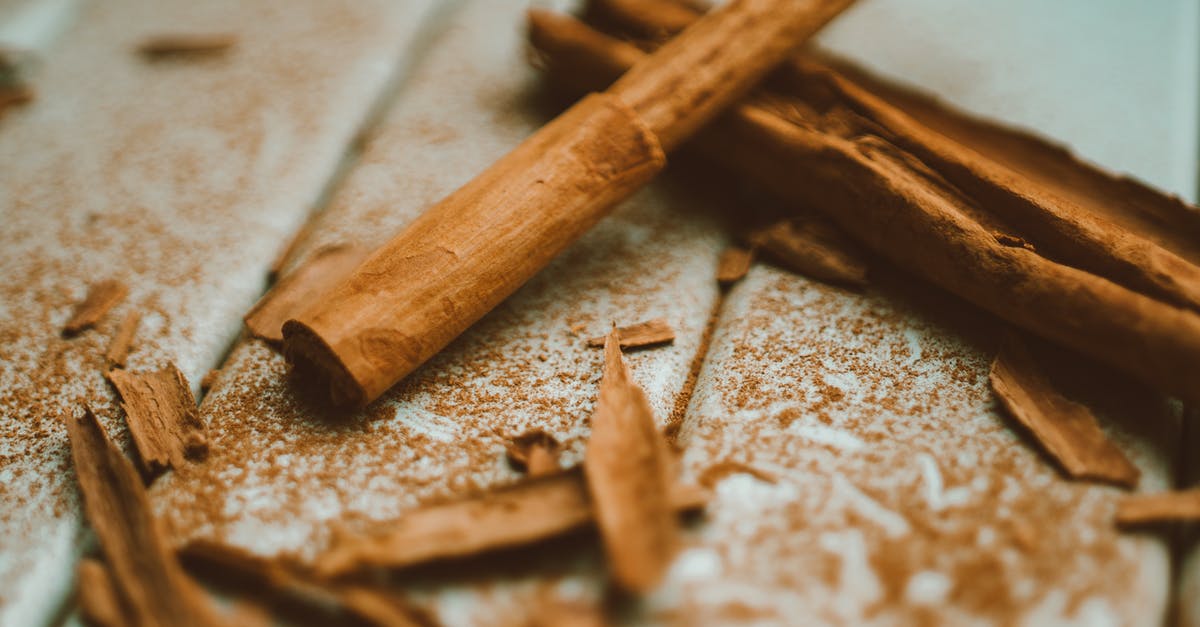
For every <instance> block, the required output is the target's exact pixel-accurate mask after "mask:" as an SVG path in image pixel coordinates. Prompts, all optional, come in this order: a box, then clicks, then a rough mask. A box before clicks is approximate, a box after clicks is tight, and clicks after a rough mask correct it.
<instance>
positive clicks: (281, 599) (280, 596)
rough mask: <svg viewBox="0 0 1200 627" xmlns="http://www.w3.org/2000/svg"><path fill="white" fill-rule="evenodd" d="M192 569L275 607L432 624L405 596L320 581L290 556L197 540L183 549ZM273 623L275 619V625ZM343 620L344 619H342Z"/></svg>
mask: <svg viewBox="0 0 1200 627" xmlns="http://www.w3.org/2000/svg"><path fill="white" fill-rule="evenodd" d="M179 556H180V558H181V560H182V561H183V563H184V565H185V566H186V567H187V568H188V570H190V571H192V572H195V573H197V574H198V575H200V576H201V577H203V576H206V575H207V576H212V577H214V578H216V579H218V580H219V583H221V584H225V585H231V586H233V587H236V588H237V589H238V590H239V591H247V590H250V591H253V592H254V593H255V594H256V596H257V597H258V598H259V599H262V600H266V601H268V602H269V603H270V604H271V605H272V606H274V607H277V608H281V609H285V608H286V609H288V610H292V611H293V612H295V611H302V612H305V613H306V615H310V616H311V613H312V612H313V611H317V612H319V613H322V614H324V613H331V614H334V616H330V617H329V618H330V619H331V620H336V619H342V620H344V619H345V618H347V617H353V618H354V619H356V622H355V623H354V624H365V625H377V626H379V627H407V626H410V625H411V626H417V625H427V624H429V622H428V621H426V620H424V617H423V616H421V613H420V612H419V611H418V610H417V609H416V608H414V607H413V606H411V605H410V604H409V603H408V602H407V601H406V600H405V599H404V598H403V597H401V596H399V595H397V594H391V593H388V592H386V591H383V590H379V589H376V588H372V587H367V586H365V585H360V584H355V583H341V582H333V581H327V580H322V579H318V578H317V577H315V576H313V575H312V573H309V572H307V571H306V570H305V569H303V568H302V567H301V566H300V565H299V564H296V563H294V562H292V561H290V560H287V559H284V558H274V559H272V558H264V557H259V556H257V555H253V554H251V553H248V552H246V551H245V550H243V549H240V548H238V547H235V546H230V545H226V544H218V543H214V542H208V541H203V540H200V541H193V542H190V543H188V544H187V545H185V546H184V547H183V548H182V549H180V551H179ZM271 624H273V623H271ZM338 624H340V622H339V623H338Z"/></svg>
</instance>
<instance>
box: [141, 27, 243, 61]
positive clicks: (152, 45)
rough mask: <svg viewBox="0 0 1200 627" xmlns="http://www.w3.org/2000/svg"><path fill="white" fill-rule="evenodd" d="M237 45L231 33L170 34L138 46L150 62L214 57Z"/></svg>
mask: <svg viewBox="0 0 1200 627" xmlns="http://www.w3.org/2000/svg"><path fill="white" fill-rule="evenodd" d="M235 44H237V37H236V36H234V35H232V34H229V33H215V34H184V33H178V34H168V35H158V36H155V37H150V38H148V39H146V40H144V41H143V42H142V43H140V44H138V48H137V50H138V53H139V54H141V55H142V56H143V57H146V58H147V59H150V60H158V59H165V58H168V57H172V58H173V57H190V56H201V55H214V54H220V53H223V52H226V51H228V50H229V49H230V48H232V47H233V46H234V45H235Z"/></svg>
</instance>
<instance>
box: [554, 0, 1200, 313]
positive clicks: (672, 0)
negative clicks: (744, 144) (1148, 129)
mask: <svg viewBox="0 0 1200 627" xmlns="http://www.w3.org/2000/svg"><path fill="white" fill-rule="evenodd" d="M587 12H588V16H589V18H591V17H592V16H595V17H596V19H597V20H598V21H599V22H600V23H603V24H608V25H610V27H611V28H614V29H616V30H618V31H621V32H622V33H629V34H632V35H634V36H636V37H643V38H655V37H657V38H659V39H660V40H661V39H662V38H663V37H665V36H669V35H671V34H673V33H676V32H678V31H680V30H682V29H683V28H685V27H686V26H687V24H688V23H690V21H694V20H695V19H697V18H698V17H699V15H700V12H699V11H698V10H697V9H696V7H695V6H694V5H692V4H689V3H687V2H682V1H680V0H645V1H643V0H591V1H590V2H589V3H588V7H587ZM687 15H690V16H691V20H688V19H686V16H687ZM653 43H654V42H653V41H650V42H648V43H646V45H653ZM633 60H636V59H633ZM605 71H606V72H611V71H612V68H611V67H608V68H605ZM617 75H619V74H612V75H611V76H617ZM576 80H578V77H577V78H576ZM593 87H595V86H593ZM772 87H773V89H774V91H776V92H781V93H782V94H783V95H784V96H785V99H784V100H782V101H780V100H777V99H773V100H770V101H769V102H770V103H772V104H775V105H782V106H780V107H778V108H776V109H775V110H776V113H779V114H780V115H781V116H783V117H785V118H786V117H789V115H790V114H791V113H793V112H794V108H793V105H794V104H795V103H796V98H800V99H801V100H803V101H804V102H806V103H809V104H811V105H819V106H836V107H839V108H842V109H844V110H846V111H849V112H852V114H853V115H854V116H855V117H858V118H860V121H859V122H858V123H857V125H858V126H862V125H863V122H865V123H867V124H868V125H870V126H871V127H872V128H871V129H870V130H872V131H874V132H883V133H885V134H886V136H887V139H888V140H889V141H891V142H894V143H895V144H896V145H897V146H899V147H901V148H903V149H904V150H906V151H908V152H910V153H912V154H913V155H914V156H915V157H917V158H918V159H920V160H921V161H923V162H924V163H925V164H927V165H929V166H930V167H931V168H932V169H934V170H936V171H937V172H938V174H939V175H941V176H943V177H945V178H946V179H947V181H948V182H950V183H951V184H953V185H955V186H957V187H959V189H961V190H963V191H964V192H966V193H967V194H968V195H969V196H971V197H972V198H973V199H974V200H975V201H977V204H978V205H979V207H980V208H981V209H983V210H984V211H985V212H986V213H987V214H988V215H986V216H983V217H984V218H985V219H986V220H988V221H990V222H992V223H994V224H1010V225H1012V226H1013V227H1016V228H1017V229H1019V230H1020V231H1021V232H1022V234H1023V235H1024V236H1025V238H1024V239H1026V240H1029V241H1031V242H1032V243H1033V245H1035V246H1036V248H1038V249H1039V250H1041V252H1042V253H1043V254H1044V255H1046V256H1049V257H1050V258H1052V259H1054V260H1056V261H1059V262H1062V263H1066V264H1068V265H1071V266H1074V267H1077V268H1080V269H1083V270H1087V271H1089V272H1092V273H1094V274H1099V275H1101V276H1104V277H1106V278H1108V279H1110V280H1112V281H1114V282H1117V283H1120V284H1122V285H1125V286H1126V287H1129V288H1131V289H1134V290H1137V291H1140V292H1142V293H1144V294H1147V295H1149V296H1153V297H1155V298H1157V299H1160V300H1165V301H1167V302H1170V303H1173V304H1176V305H1180V306H1185V307H1189V308H1192V309H1197V310H1200V265H1197V264H1200V256H1198V254H1200V244H1197V243H1196V241H1200V211H1198V210H1196V208H1195V207H1187V206H1186V205H1184V204H1183V203H1181V202H1179V201H1178V200H1177V199H1174V198H1169V197H1167V196H1165V195H1163V194H1161V193H1157V192H1154V190H1150V189H1148V188H1145V187H1138V186H1136V185H1135V184H1132V183H1131V182H1130V181H1128V180H1120V179H1117V177H1113V176H1112V175H1110V174H1108V173H1105V172H1100V171H1098V170H1097V169H1096V168H1091V167H1089V166H1087V165H1086V164H1083V163H1081V162H1079V161H1077V160H1075V159H1074V158H1072V157H1071V156H1070V155H1069V153H1066V151H1064V150H1062V149H1061V148H1058V147H1056V146H1049V145H1046V144H1045V142H1042V141H1041V140H1040V139H1038V138H1035V137H1032V136H1029V135H1026V134H1023V133H1020V132H1018V131H1014V130H1011V129H1005V128H1001V127H999V126H997V125H995V124H991V125H989V124H988V123H986V122H983V121H981V120H975V119H972V118H968V117H967V116H965V115H963V114H959V113H957V112H953V111H949V110H946V109H941V110H940V111H939V112H938V114H937V115H934V116H931V115H928V114H927V115H926V116H925V117H924V119H927V120H929V119H931V118H932V119H933V120H934V121H935V122H938V123H939V128H944V127H945V126H946V125H947V122H949V123H950V125H951V127H952V128H956V127H968V128H971V129H972V131H973V132H971V133H970V134H969V135H974V136H980V135H982V136H985V137H989V138H998V139H991V140H990V141H987V142H985V143H982V144H981V147H980V150H979V151H977V150H975V149H974V147H973V146H972V144H971V143H965V142H964V141H961V140H960V141H956V140H954V139H952V138H948V137H946V136H945V135H943V134H942V133H940V132H938V131H937V130H934V129H931V128H930V127H927V126H925V125H924V124H922V123H920V122H919V121H917V120H915V119H913V118H912V117H910V116H909V115H907V114H906V113H905V112H904V111H903V110H901V109H900V108H898V107H896V106H893V105H892V104H890V103H889V102H887V101H886V100H884V99H882V98H880V97H877V96H876V95H875V94H873V93H871V91H870V90H868V89H864V88H862V87H860V86H858V85H856V84H855V83H854V82H853V81H849V80H845V79H843V78H842V77H840V76H839V75H838V74H837V73H836V72H833V71H831V70H830V68H828V67H827V66H826V65H824V64H822V63H820V62H816V61H815V60H814V59H813V58H812V57H811V56H809V55H797V56H795V57H793V58H792V59H790V60H789V61H788V62H787V63H785V64H784V65H783V66H782V67H781V68H780V70H779V71H778V72H776V75H775V77H774V80H773V81H772ZM930 108H931V107H930V106H929V105H925V106H924V109H925V110H926V111H929V109H930ZM800 122H801V123H803V120H800ZM955 135H956V136H958V135H967V134H966V133H962V132H961V131H960V132H958V133H956V134H955ZM969 135H968V136H969ZM969 138H970V139H975V137H969ZM998 144H1019V145H1021V146H1022V149H1021V151H1020V152H1021V154H1022V155H1026V156H1028V155H1032V156H1034V157H1036V158H1037V161H1038V164H1037V167H1038V168H1042V169H1049V168H1050V167H1052V168H1053V169H1054V171H1055V172H1056V173H1062V174H1069V175H1071V176H1064V177H1060V178H1065V179H1068V180H1071V181H1072V182H1074V183H1075V185H1076V187H1080V186H1082V187H1089V188H1091V187H1099V188H1102V189H1103V190H1104V191H1103V192H1102V193H1100V194H1096V195H1091V196H1083V195H1080V194H1077V193H1075V190H1073V189H1069V188H1068V189H1064V187H1063V186H1062V185H1055V184H1053V183H1052V184H1047V181H1046V180H1045V179H1041V178H1036V179H1035V177H1033V176H1030V175H1029V173H1028V171H1027V169H1025V170H1026V171H1022V170H1023V168H1020V167H1019V161H1014V159H1012V158H1011V156H1010V153H1012V152H1014V150H1013V149H1012V148H1008V147H1007V146H1004V147H1000V146H998ZM992 155H997V158H996V159H993V158H991V156H992ZM1085 202H1086V203H1087V204H1086V205H1084V204H1083V203H1085ZM1139 212H1144V213H1148V214H1150V216H1151V217H1153V218H1155V219H1156V220H1166V221H1173V222H1175V223H1176V224H1177V227H1178V228H1177V230H1181V231H1185V232H1190V233H1191V234H1192V239H1193V240H1195V241H1193V242H1192V243H1191V244H1184V245H1180V243H1179V242H1178V241H1176V240H1175V239H1174V238H1166V239H1167V240H1168V241H1165V242H1163V244H1164V245H1160V244H1159V243H1158V242H1156V241H1154V240H1158V239H1163V238H1162V233H1161V229H1157V228H1153V227H1144V228H1141V229H1138V228H1133V229H1128V228H1120V226H1119V225H1124V226H1127V227H1136V226H1142V225H1143V224H1144V222H1145V220H1144V219H1137V218H1133V217H1132V216H1131V215H1130V214H1134V213H1139ZM1105 216H1107V217H1105ZM977 217H978V216H977ZM1145 217H1146V216H1141V218H1145ZM1113 220H1119V221H1118V222H1116V223H1114V222H1113ZM1131 222H1132V223H1131ZM1131 230H1132V231H1133V232H1131ZM1172 247H1173V248H1174V250H1172Z"/></svg>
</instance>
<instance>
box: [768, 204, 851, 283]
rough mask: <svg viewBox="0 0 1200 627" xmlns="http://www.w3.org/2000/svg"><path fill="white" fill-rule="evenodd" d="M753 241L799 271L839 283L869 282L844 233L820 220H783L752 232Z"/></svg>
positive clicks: (778, 261)
mask: <svg viewBox="0 0 1200 627" xmlns="http://www.w3.org/2000/svg"><path fill="white" fill-rule="evenodd" d="M750 243H751V245H752V246H754V247H755V248H756V249H759V250H761V251H762V252H763V253H764V254H765V255H766V256H767V257H769V258H770V259H771V260H773V261H775V262H776V263H777V264H779V265H781V266H783V267H784V268H785V269H787V270H790V271H792V272H795V273H797V274H801V275H804V276H807V277H811V278H814V279H817V280H819V281H825V282H828V283H833V284H836V285H849V286H862V285H866V284H867V265H866V263H865V262H864V261H863V260H862V257H861V256H860V255H859V253H858V252H857V251H856V250H855V249H854V247H853V245H851V244H850V242H849V241H848V240H847V239H846V238H845V236H843V235H842V234H841V232H839V231H837V230H836V229H834V228H833V226H831V225H828V224H826V223H824V222H821V221H819V220H816V219H805V220H781V221H779V222H776V223H775V224H772V225H771V226H769V227H766V228H764V229H761V230H759V231H757V232H755V233H753V234H752V235H751V236H750Z"/></svg>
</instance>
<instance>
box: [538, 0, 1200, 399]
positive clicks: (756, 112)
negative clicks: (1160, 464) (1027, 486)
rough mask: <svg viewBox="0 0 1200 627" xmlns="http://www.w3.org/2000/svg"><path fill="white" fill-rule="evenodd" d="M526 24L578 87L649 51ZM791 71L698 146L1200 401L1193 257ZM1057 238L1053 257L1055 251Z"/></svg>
mask: <svg viewBox="0 0 1200 627" xmlns="http://www.w3.org/2000/svg"><path fill="white" fill-rule="evenodd" d="M655 4H662V3H661V2H656V1H655V0H648V1H647V2H646V3H644V5H643V8H646V7H650V6H651V5H655ZM671 4H673V5H676V6H677V5H678V4H677V3H671ZM530 29H531V30H530V39H531V41H532V42H533V44H534V46H535V48H536V49H537V50H538V52H539V53H540V62H541V63H542V64H543V65H544V66H545V67H546V68H547V69H548V71H549V72H550V74H551V76H552V77H553V78H554V79H555V80H560V79H561V81H562V83H563V84H565V85H566V86H568V87H570V88H573V89H598V88H602V87H603V86H604V85H606V84H608V82H609V81H611V80H612V79H613V78H614V74H615V73H619V71H620V70H619V68H620V67H622V66H623V65H628V64H630V63H636V62H637V60H638V59H639V58H640V57H641V56H643V55H644V54H645V53H643V52H641V50H639V49H638V48H637V47H635V46H633V45H631V44H629V43H625V42H622V41H619V40H617V39H614V38H612V37H609V36H607V35H604V34H603V33H599V32H597V31H595V30H593V29H591V28H590V27H588V26H587V25H585V24H582V23H580V22H578V21H576V20H573V19H570V18H566V17H562V16H557V15H553V14H549V13H545V12H538V13H536V14H533V15H532V16H531V26H530ZM783 75H784V76H785V77H786V78H787V79H788V80H783V81H775V82H774V83H772V88H773V91H770V92H769V93H765V94H758V95H756V96H755V97H753V98H751V99H749V100H748V101H746V102H744V103H743V104H741V105H738V106H735V107H733V108H732V109H731V110H730V112H728V113H727V114H726V115H724V116H723V117H722V118H720V119H719V120H718V121H717V122H716V123H714V124H713V125H711V126H710V127H708V129H706V130H705V131H704V132H703V133H701V134H700V135H699V136H698V137H697V138H696V144H697V147H698V148H699V149H700V150H702V151H703V152H705V153H706V154H708V155H710V156H712V157H714V158H715V159H717V160H719V161H720V162H722V163H723V164H725V165H726V166H727V167H730V168H731V169H733V170H735V171H737V172H739V173H741V174H743V175H745V176H747V177H750V178H752V179H753V180H755V181H757V182H759V183H760V184H762V185H764V186H765V187H766V188H768V189H770V190H771V191H773V192H775V193H776V194H778V195H779V196H781V197H783V198H785V199H788V200H792V201H795V202H796V203H797V205H804V206H810V207H812V208H814V209H817V210H820V211H821V212H823V213H824V214H826V215H827V216H828V217H829V218H830V219H832V220H833V221H835V222H836V223H837V224H838V225H839V226H841V227H842V228H843V229H844V230H845V231H846V232H847V233H848V234H850V235H851V236H853V237H854V238H855V239H857V240H858V241H859V242H860V243H861V244H863V245H864V246H865V247H867V248H869V249H871V250H873V251H875V252H876V253H878V254H880V255H882V256H883V257H885V258H887V259H889V260H890V261H892V262H893V263H895V264H897V265H898V266H900V267H902V268H904V269H906V270H908V271H910V272H913V273H915V274H917V275H919V276H921V277H923V278H925V279H927V280H930V281H932V282H934V283H936V284H938V285H940V286H941V287H943V288H945V289H947V290H949V291H951V292H954V293H956V294H958V295H959V296H961V297H963V298H966V299H967V300H969V301H971V302H972V303H974V304H976V305H978V306H980V307H983V308H984V309H987V310H989V311H991V312H993V313H995V314H996V315H998V316H1000V317H1002V318H1005V319H1007V320H1009V321H1011V322H1014V323H1016V324H1017V325H1019V326H1021V327H1023V328H1025V329H1028V330H1030V331H1032V332H1034V333H1036V334H1039V335H1041V336H1043V337H1046V338H1048V339H1051V340H1054V341H1057V342H1059V343H1061V344H1064V345H1066V346H1069V347H1072V348H1074V349H1076V350H1078V351H1080V352H1082V353H1085V354H1088V355H1090V356H1092V357H1095V358H1097V359H1099V360H1100V361H1103V362H1106V363H1108V364H1110V365H1113V366H1115V367H1117V368H1120V369H1123V370H1124V371H1126V372H1129V373H1131V374H1133V375H1135V376H1138V377H1139V378H1142V379H1143V380H1145V381H1147V382H1148V383H1150V384H1152V385H1155V386H1157V387H1158V388H1160V389H1162V390H1164V391H1166V392H1169V393H1172V394H1176V395H1178V396H1180V397H1182V398H1185V399H1188V400H1200V315H1197V313H1196V312H1195V311H1194V310H1192V309H1191V308H1190V306H1191V305H1192V304H1194V302H1195V290H1194V289H1193V287H1194V286H1193V278H1194V276H1196V272H1195V270H1196V269H1195V266H1194V265H1192V264H1190V263H1189V262H1187V261H1185V260H1184V259H1183V258H1181V257H1180V256H1178V255H1176V254H1175V253H1173V252H1171V251H1168V250H1166V249H1165V248H1163V247H1161V246H1159V245H1158V244H1156V243H1155V242H1152V241H1150V240H1149V239H1148V238H1144V237H1141V235H1140V234H1138V233H1134V232H1131V231H1128V230H1126V229H1122V228H1121V227H1119V226H1117V225H1115V224H1113V223H1111V222H1108V221H1105V220H1101V219H1099V218H1097V217H1095V216H1094V215H1091V214H1090V213H1088V212H1086V211H1085V210H1083V209H1080V208H1078V207H1074V206H1068V205H1067V204H1066V202H1065V201H1064V202H1062V203H1060V204H1057V205H1054V206H1053V207H1051V206H1049V204H1050V203H1051V202H1052V201H1053V202H1057V200H1056V199H1055V198H1052V196H1051V194H1049V193H1048V192H1044V190H1042V189H1041V188H1040V187H1038V188H1034V187H1033V186H1032V185H1031V186H1030V189H1032V190H1034V191H1037V192H1038V193H1037V194H1033V193H1030V194H1026V195H1024V196H1023V192H1024V191H1025V187H1023V185H1024V181H1023V179H1022V178H1021V177H1020V176H1019V175H1018V174H1016V173H1015V172H1012V171H1004V172H1003V176H1004V177H1005V179H1004V184H1005V185H1007V186H1008V187H1004V186H997V181H996V180H993V178H989V177H991V176H993V175H994V176H995V177H1000V176H1001V175H1000V174H998V172H1000V171H1001V170H1000V169H999V167H1000V166H998V165H997V166H995V167H993V165H994V164H993V165H988V166H986V167H983V168H982V174H981V173H980V172H978V171H976V170H975V169H972V167H971V166H972V165H975V164H977V162H979V161H980V160H982V159H983V157H980V156H977V155H974V154H971V153H970V152H969V150H968V149H966V148H963V150H962V152H961V153H960V152H956V151H957V150H958V148H959V146H958V145H957V144H951V143H949V142H942V143H936V142H934V141H933V140H930V135H929V134H917V133H913V132H911V130H912V128H913V127H914V126H916V125H918V123H917V122H915V121H914V120H911V119H908V118H903V120H902V121H903V123H901V122H898V121H897V120H900V119H902V116H904V114H903V112H900V111H899V110H895V109H892V108H889V107H888V105H887V104H886V103H884V102H883V101H882V100H879V99H877V98H873V97H872V96H871V95H870V94H869V93H868V92H866V90H865V89H862V88H861V87H858V86H856V85H854V84H852V83H851V82H850V81H849V80H847V79H845V78H844V77H842V76H840V75H839V74H838V73H837V72H835V71H834V70H832V69H831V68H828V67H823V66H820V64H819V63H817V62H816V61H812V60H803V61H799V60H793V62H792V63H790V64H789V65H788V66H787V67H786V72H783ZM780 83H783V85H782V86H780ZM797 85H799V87H797ZM868 105H869V106H868ZM880 111H882V112H883V113H880ZM873 112H874V113H873ZM925 140H930V144H929V145H925V144H923V143H922V142H923V141H925ZM935 143H936V145H934V144H935ZM926 159H928V161H926ZM964 164H965V165H964ZM1078 167H1083V166H1082V165H1079V166H1078ZM943 169H944V170H946V171H947V172H949V174H948V175H945V174H943V171H942V170H943ZM950 178H953V179H954V181H951V180H949V179H950ZM967 179H971V180H970V181H967ZM964 181H965V182H964ZM972 191H973V192H975V193H974V194H972V193H971V192H972ZM1025 196H1027V197H1025ZM997 197H999V198H1000V200H997ZM1035 197H1036V198H1035ZM1030 199H1034V200H1044V201H1045V206H1042V205H1038V206H1037V207H1033V208H1030V206H1029V205H1026V206H1025V207H1024V208H1023V209H1021V210H1022V211H1024V212H1025V213H1023V214H1022V215H1023V217H1024V218H1025V219H1023V220H1017V221H1015V222H1014V223H1013V224H1009V223H1007V222H1006V221H1004V220H1002V219H1000V218H999V217H998V216H997V215H995V214H993V213H991V210H997V213H1001V212H1003V213H1005V216H1006V217H1008V212H1009V211H1010V209H1011V208H1012V206H1013V205H1015V204H1018V203H1027V202H1033V200H1030ZM1047 199H1048V200H1047ZM1018 222H1019V223H1020V224H1017V223H1018ZM1030 222H1033V223H1036V224H1037V228H1032V229H1030V228H1028V226H1029V223H1030ZM1055 229H1059V230H1058V231H1055ZM1089 229H1090V230H1089ZM1014 231H1015V232H1016V233H1017V234H1019V235H1020V236H1021V237H1020V238H1018V240H1013V241H1024V240H1030V239H1032V240H1035V243H1036V246H1035V247H1036V250H1037V251H1038V252H1034V251H1031V250H1029V249H1028V248H1026V247H1024V246H1010V245H1006V244H1005V243H1004V238H997V237H996V236H995V233H996V232H1002V233H1010V232H1014ZM1027 231H1031V232H1034V233H1037V235H1036V237H1035V236H1033V235H1029V234H1028V232H1027ZM1074 231H1087V232H1089V233H1091V234H1092V235H1094V236H1095V237H1094V238H1093V239H1092V240H1088V241H1082V240H1081V241H1079V242H1076V244H1077V249H1075V250H1071V249H1070V247H1064V246H1062V245H1061V244H1062V242H1061V241H1059V240H1060V239H1062V238H1061V237H1059V236H1058V235H1053V232H1057V233H1059V234H1060V235H1061V234H1062V233H1070V232H1074ZM1047 232H1051V233H1052V236H1046V233H1047ZM1110 246H1111V248H1109V247H1110ZM1048 249H1049V250H1053V251H1054V255H1055V256H1054V258H1049V257H1047V256H1043V253H1044V252H1045V251H1046V250H1048ZM1084 253H1088V254H1092V253H1094V255H1093V256H1092V257H1088V254H1084ZM1068 257H1070V258H1072V260H1074V261H1075V262H1077V263H1078V265H1079V266H1080V267H1076V266H1073V265H1068V262H1067V260H1066V258H1068ZM1102 272H1107V274H1100V273H1102Z"/></svg>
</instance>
